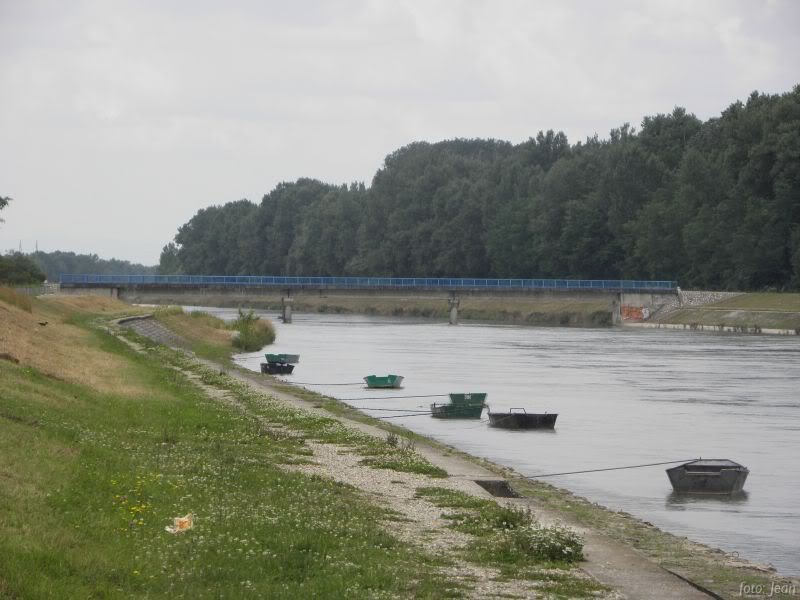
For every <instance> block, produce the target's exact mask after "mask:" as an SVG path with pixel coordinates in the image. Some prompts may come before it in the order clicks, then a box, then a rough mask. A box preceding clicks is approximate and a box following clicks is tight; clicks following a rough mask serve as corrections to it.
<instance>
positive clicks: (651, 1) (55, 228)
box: [0, 0, 800, 264]
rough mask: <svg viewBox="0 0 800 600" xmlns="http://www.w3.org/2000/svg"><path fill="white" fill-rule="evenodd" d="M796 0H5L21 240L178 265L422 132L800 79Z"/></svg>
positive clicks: (3, 49)
mask: <svg viewBox="0 0 800 600" xmlns="http://www.w3.org/2000/svg"><path fill="white" fill-rule="evenodd" d="M798 56H800V2H798V1H796V0H703V1H697V0H630V1H624V0H616V1H615V0H607V1H603V2H598V1H592V0H583V1H569V0H567V1H565V0H552V1H551V0H538V1H536V0H491V1H484V0H439V1H436V2H432V1H430V0H396V1H389V0H337V1H332V0H331V1H323V0H308V1H304V0H298V1H294V2H291V1H287V0H280V1H271V0H227V1H225V2H223V1H211V0H186V1H183V2H178V1H169V0H152V1H151V0H135V1H130V2H125V1H117V0H87V1H83V0H74V1H70V2H64V1H63V0H52V1H38V0H0V196H10V197H12V198H13V202H12V203H11V204H9V206H8V207H7V208H6V209H5V210H3V211H2V212H1V213H0V217H2V218H3V219H4V220H5V223H3V224H0V252H4V251H7V250H18V249H19V248H20V246H21V247H22V249H23V251H25V252H31V251H33V250H34V249H35V248H36V247H37V245H38V248H39V249H40V250H44V251H52V250H64V251H73V252H77V253H94V254H98V255H99V256H100V257H102V258H112V257H113V258H120V259H125V260H130V261H133V262H141V263H144V264H156V263H157V262H158V257H159V254H160V252H161V248H162V247H163V246H164V245H165V244H166V243H168V242H169V241H171V240H172V238H173V236H174V235H175V233H176V232H177V229H178V227H180V225H182V224H183V223H185V222H186V221H188V220H189V219H190V218H191V217H192V216H193V215H194V214H195V213H196V212H197V211H198V210H200V209H201V208H204V207H207V206H210V205H213V204H224V203H226V202H229V201H233V200H239V199H241V198H247V199H249V200H252V201H254V202H259V201H260V200H261V198H262V197H263V196H264V195H265V194H266V193H268V192H269V191H270V190H272V189H273V188H274V187H275V185H277V184H278V183H280V182H282V181H293V180H295V179H297V178H299V177H312V178H316V179H320V180H322V181H325V182H328V183H336V184H340V183H350V182H353V181H363V182H365V183H366V184H367V185H369V184H370V182H371V180H372V177H373V175H374V174H375V172H376V171H377V170H378V169H379V168H380V167H381V165H382V163H383V159H384V157H385V156H386V155H388V154H389V153H391V152H393V151H394V150H396V149H398V148H400V147H402V146H405V145H407V144H409V143H411V142H414V141H420V140H425V141H430V142H436V141H440V140H444V139H453V138H495V139H503V140H509V141H511V142H514V143H519V142H522V141H525V140H527V139H528V138H529V137H532V136H535V135H536V133H537V132H538V131H540V130H548V129H553V130H556V131H559V130H561V131H564V132H565V133H566V134H567V136H568V138H569V140H570V142H572V143H575V142H578V141H581V140H584V139H585V138H586V137H588V136H592V135H594V134H598V135H599V136H600V137H607V135H608V132H609V131H610V130H611V129H612V128H615V127H619V126H620V125H622V124H623V123H631V124H632V125H634V126H638V125H639V124H640V123H641V121H642V119H643V117H645V116H647V115H655V114H658V113H668V112H670V111H672V109H673V108H674V107H675V106H683V107H685V108H686V109H687V110H688V111H689V112H691V113H694V114H695V115H697V116H698V117H699V118H701V119H703V120H706V119H708V118H711V117H714V116H717V115H719V113H720V112H721V111H722V110H724V109H725V108H726V107H727V106H729V105H730V104H732V103H733V102H734V101H736V100H746V99H747V97H748V96H749V95H750V93H751V92H753V91H754V90H758V91H760V92H764V93H771V94H775V93H784V92H788V91H790V90H791V89H792V88H793V87H794V86H795V85H797V84H798V83H800V61H798V58H797V57H798Z"/></svg>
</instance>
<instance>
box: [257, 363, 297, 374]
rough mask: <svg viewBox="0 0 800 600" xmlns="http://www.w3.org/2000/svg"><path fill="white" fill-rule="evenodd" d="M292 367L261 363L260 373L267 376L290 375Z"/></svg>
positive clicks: (284, 364)
mask: <svg viewBox="0 0 800 600" xmlns="http://www.w3.org/2000/svg"><path fill="white" fill-rule="evenodd" d="M292 371H294V365H290V364H289V363H280V362H265V363H261V372H262V373H266V374H269V375H291V374H292Z"/></svg>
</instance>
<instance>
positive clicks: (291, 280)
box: [60, 274, 678, 323]
mask: <svg viewBox="0 0 800 600" xmlns="http://www.w3.org/2000/svg"><path fill="white" fill-rule="evenodd" d="M60 286H61V289H62V291H63V292H64V293H82V292H84V293H86V292H88V293H100V294H104V295H105V294H107V295H110V296H113V297H120V298H122V299H126V300H130V301H134V302H137V301H138V302H148V301H152V302H154V303H158V302H159V301H165V300H164V299H165V298H166V299H167V300H166V301H172V302H181V300H183V303H186V304H188V303H193V302H195V303H198V304H203V302H197V299H198V298H200V299H201V300H204V301H208V300H210V298H209V296H216V297H219V296H227V297H229V298H238V299H241V300H243V302H240V303H242V304H247V301H248V300H250V301H252V300H254V299H256V298H259V297H262V298H267V297H273V298H274V297H275V295H276V294H280V298H281V300H280V302H281V308H282V317H283V319H284V321H285V322H291V311H292V303H293V301H294V299H295V298H297V297H298V296H302V295H317V296H322V295H326V296H327V295H336V294H344V293H347V294H358V295H366V296H378V295H379V296H395V297H396V296H400V295H404V296H407V295H409V294H415V295H421V296H427V297H443V298H446V299H447V301H448V303H449V307H450V322H451V323H455V322H456V321H457V319H458V307H459V303H460V299H461V297H463V296H474V295H483V296H507V295H535V294H564V293H568V294H573V295H574V294H592V295H595V296H596V295H598V294H600V295H607V296H608V295H611V296H613V297H614V298H615V299H616V302H617V309H618V306H619V305H621V304H622V299H623V294H625V295H631V294H633V295H639V296H642V295H644V296H647V295H650V296H651V300H652V296H653V295H659V296H661V295H676V294H677V291H678V285H677V282H675V281H648V280H627V279H493V278H450V277H304V276H278V275H91V274H61V276H60ZM177 298H180V299H181V300H177Z"/></svg>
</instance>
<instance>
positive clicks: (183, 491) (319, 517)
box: [0, 298, 792, 598]
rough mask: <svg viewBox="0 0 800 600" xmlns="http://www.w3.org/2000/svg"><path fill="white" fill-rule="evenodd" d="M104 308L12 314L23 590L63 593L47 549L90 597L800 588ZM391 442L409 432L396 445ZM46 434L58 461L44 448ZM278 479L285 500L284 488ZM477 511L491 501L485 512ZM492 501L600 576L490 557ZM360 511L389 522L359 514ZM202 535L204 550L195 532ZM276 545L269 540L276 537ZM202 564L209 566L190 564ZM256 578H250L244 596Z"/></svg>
mask: <svg viewBox="0 0 800 600" xmlns="http://www.w3.org/2000/svg"><path fill="white" fill-rule="evenodd" d="M98 301H99V300H97V299H96V300H93V301H90V300H81V299H77V298H76V299H72V300H69V301H67V300H65V299H59V300H52V301H36V302H35V303H34V304H35V305H34V307H33V310H32V312H31V313H26V314H21V312H25V311H21V312H17V310H19V309H15V308H14V307H3V308H4V311H0V323H2V326H3V327H2V328H1V329H0V333H1V334H2V336H1V337H2V347H0V353H3V352H4V353H5V354H8V355H9V356H10V357H11V358H13V359H15V360H16V361H18V362H14V361H13V360H10V359H8V358H6V359H5V360H4V361H0V369H2V370H3V377H2V378H0V391H2V394H1V395H0V397H2V398H3V399H4V406H3V418H2V419H0V428H3V429H4V430H3V432H2V433H3V435H1V436H0V439H3V440H7V442H8V443H7V444H4V448H3V452H4V456H9V457H11V459H12V460H11V461H10V463H9V464H10V465H11V467H12V468H9V469H8V470H6V471H4V472H3V475H4V477H0V490H2V494H3V495H2V498H3V500H4V502H8V506H9V507H10V508H11V509H12V510H11V512H9V513H7V514H10V515H13V519H11V521H9V520H2V521H0V526H1V527H3V530H4V531H3V533H4V534H5V535H4V536H3V541H2V542H0V544H3V546H2V549H3V552H0V557H2V558H0V561H3V562H0V590H2V591H3V593H4V594H7V595H11V596H12V597H13V595H14V594H15V593H16V594H17V595H21V596H22V597H48V593H47V589H48V588H47V587H46V586H45V585H44V584H43V586H41V587H35V586H37V581H38V579H36V577H37V576H38V575H39V573H38V572H37V569H36V568H35V567H34V565H35V564H37V563H36V561H38V560H41V559H42V558H41V557H42V556H46V557H48V558H47V561H48V562H49V563H53V564H54V565H64V564H66V565H67V566H68V568H67V569H66V570H64V569H61V570H59V569H55V570H53V569H45V581H46V582H49V584H51V585H57V586H60V587H58V588H57V589H58V590H60V591H64V592H73V593H75V592H76V591H77V593H78V595H82V594H83V595H85V592H86V591H87V590H89V589H90V588H91V586H92V585H98V586H102V587H103V589H107V590H108V595H111V596H114V595H125V594H123V593H122V592H123V591H124V592H126V593H127V594H130V593H131V590H136V591H137V593H139V594H144V593H147V594H149V595H154V596H159V595H166V594H168V593H169V594H170V595H178V596H180V595H181V594H185V595H198V594H199V595H201V596H202V595H203V593H211V592H209V590H211V591H212V592H213V591H216V592H220V591H228V592H229V593H233V594H237V592H238V595H247V594H248V593H251V594H253V595H256V591H258V592H260V593H261V594H262V595H263V594H264V593H270V594H272V595H274V596H275V597H292V594H294V595H295V596H296V595H298V594H309V593H315V591H316V593H321V594H327V595H329V596H330V595H334V596H336V595H345V592H346V590H348V589H351V587H352V586H355V587H352V590H360V591H361V592H362V593H364V592H365V591H366V593H367V594H368V595H373V596H375V595H382V594H383V595H387V596H396V595H400V596H403V595H407V596H412V595H413V596H421V597H425V596H428V597H444V596H455V597H460V596H475V597H497V596H499V595H501V594H506V595H509V594H510V595H516V596H522V597H530V596H532V595H550V596H559V597H582V596H593V597H594V596H596V595H599V596H600V597H603V596H605V597H618V596H617V593H618V592H623V593H627V595H628V597H644V598H647V597H653V590H657V593H656V595H657V596H658V597H676V598H678V597H679V598H688V597H691V595H690V594H692V593H694V592H693V591H692V588H690V587H689V586H688V585H687V584H685V583H684V582H681V580H679V579H676V578H674V577H673V576H671V575H668V574H666V573H665V572H664V571H662V570H661V568H660V567H658V566H657V565H658V564H664V565H672V566H673V567H676V566H677V568H678V569H688V570H686V571H681V572H685V573H688V574H689V575H690V576H691V577H694V578H696V580H697V581H699V582H701V585H706V586H707V587H708V586H711V589H714V590H715V591H716V590H721V592H720V591H717V593H718V594H720V595H724V596H727V597H737V596H738V595H737V594H736V593H735V592H738V591H740V588H739V587H737V586H738V585H739V584H740V583H742V582H744V583H747V584H748V585H749V584H753V585H756V584H758V585H766V586H767V587H766V588H765V589H767V590H768V589H770V586H769V584H770V583H771V582H773V581H775V582H781V583H786V581H787V580H784V579H780V578H776V577H775V576H774V575H772V574H770V573H768V572H764V571H759V570H757V569H753V567H752V566H750V565H748V564H747V563H745V562H744V561H735V560H733V559H732V557H725V556H722V555H720V554H718V553H715V552H714V551H711V550H708V549H706V550H707V552H705V551H701V550H702V547H699V546H695V545H691V544H689V543H688V542H686V541H685V540H677V538H673V537H672V536H667V535H666V534H663V533H662V532H658V530H654V528H651V527H648V526H647V525H646V524H643V523H641V522H638V521H636V520H635V519H630V518H629V517H626V516H625V515H619V514H617V513H612V512H610V511H605V510H604V509H601V508H600V507H595V506H593V505H591V504H590V503H588V502H585V501H582V500H580V499H577V498H574V497H573V496H571V495H569V494H567V493H566V492H562V491H561V490H558V489H557V488H551V487H550V486H544V485H542V484H535V485H534V484H525V483H524V482H523V481H522V480H519V478H518V476H516V475H515V474H514V473H512V472H510V471H507V470H503V469H500V468H498V467H496V466H494V465H491V464H489V463H483V464H481V462H480V461H475V460H473V459H470V458H469V457H466V456H462V455H459V454H458V453H457V452H455V451H453V450H452V449H448V448H446V447H443V446H441V445H439V444H435V443H433V442H430V441H428V440H424V439H423V438H421V437H419V436H413V435H409V434H408V432H406V431H405V430H403V429H401V428H396V427H390V426H385V425H381V426H380V427H378V426H377V424H376V422H375V421H374V420H371V419H369V418H367V417H365V416H364V415H362V414H361V413H357V412H355V411H350V410H349V409H347V408H346V407H344V406H343V405H341V404H339V403H337V402H335V401H334V400H332V399H328V398H324V397H320V396H316V395H314V394H312V393H310V392H306V391H303V390H298V389H296V388H285V387H282V386H278V385H277V384H276V383H275V382H274V381H273V380H272V379H271V378H269V377H263V376H260V375H256V374H253V373H250V372H243V371H239V370H237V369H232V368H230V367H229V366H228V365H227V363H226V364H223V363H219V362H205V363H202V362H200V361H199V360H198V359H196V358H195V359H192V358H191V357H187V355H184V354H183V353H180V352H175V351H172V350H168V349H166V348H164V347H163V346H159V345H156V344H153V343H152V342H147V341H146V340H143V339H141V338H139V337H135V336H134V337H130V335H128V336H126V335H125V334H124V333H122V332H119V331H116V330H114V328H111V331H110V332H107V331H104V330H103V329H100V327H107V325H106V323H107V321H108V319H110V318H112V317H113V318H117V317H121V316H124V315H127V314H130V313H131V312H141V311H137V310H136V309H133V308H131V307H126V306H124V305H121V304H119V303H115V302H112V301H110V300H108V301H103V302H102V303H101V304H93V302H98ZM70 303H74V304H70ZM41 322H46V323H47V324H46V325H40V324H39V323H41ZM172 335H173V336H174V337H172V338H170V339H171V340H172V342H173V343H176V344H177V345H182V346H184V347H186V348H188V349H196V348H197V347H198V344H201V343H211V342H209V341H202V340H187V339H186V338H184V337H183V336H180V335H179V334H176V333H175V332H174V331H173V332H172ZM121 339H122V340H127V342H130V343H131V344H133V347H132V346H130V345H129V344H128V343H127V342H126V343H123V342H121V341H120V340H121ZM23 350H24V351H23ZM212 355H213V353H212ZM222 370H224V371H225V374H221V373H220V371H222ZM90 377H93V378H91V379H90ZM73 396H74V397H73ZM32 399H35V401H32ZM297 411H299V412H297ZM337 423H338V425H337ZM389 433H393V434H394V435H395V436H396V437H395V438H387V436H388V434H389ZM362 436H368V437H362ZM389 439H393V440H394V441H393V442H392V443H389ZM41 443H44V447H46V448H47V450H46V451H44V452H42V451H38V452H32V450H33V449H35V448H37V447H39V446H38V445H37V444H41ZM51 444H52V445H53V448H54V450H53V451H52V452H51V451H50V445H51ZM376 466H378V467H382V468H378V469H376V468H374V467H376ZM386 467H388V468H386ZM159 474H160V475H161V476H160V477H158V475H159ZM287 474H288V475H291V477H288V475H287ZM45 475H47V477H44V476H45ZM267 475H269V476H270V477H272V476H276V477H277V476H280V478H279V479H280V481H272V480H270V481H268V480H266V479H265V477H266V476H267ZM443 475H446V476H443ZM284 477H285V478H284ZM485 478H503V479H509V480H511V481H512V483H513V485H515V486H516V487H517V488H518V489H519V490H520V491H522V492H524V493H525V497H524V498H522V499H516V500H514V499H509V500H498V501H494V500H493V499H492V498H491V497H490V496H488V495H487V494H486V493H485V492H484V491H482V488H479V487H478V486H477V485H476V484H475V483H474V480H475V479H485ZM8 482H13V487H12V483H8ZM337 482H338V483H337ZM344 484H346V485H344ZM265 485H266V486H272V487H264V486H265ZM275 485H278V487H280V488H281V490H282V491H281V493H280V497H279V498H276V497H273V496H274V494H267V495H266V497H265V494H264V490H265V489H272V488H273V487H274V486H275ZM527 485H530V486H531V489H530V490H528V488H527V487H526V486H527ZM117 486H121V488H119V489H118V488H117ZM309 486H310V487H309ZM123 488H124V492H123V493H119V492H120V491H122V490H123ZM427 488H442V489H444V490H445V492H446V493H445V492H441V491H439V492H434V493H431V492H426V491H423V490H425V489H427ZM47 494H50V496H48V495H47ZM461 494H466V496H462V495H461ZM316 495H318V496H319V498H320V502H316V501H315V498H316ZM133 496H135V498H136V502H135V503H132V500H133ZM123 497H124V499H125V501H124V503H123V502H122V498H123ZM433 497H437V498H438V499H437V501H436V502H432V501H430V500H429V499H430V498H433ZM8 498H10V499H11V500H8ZM223 498H224V499H225V502H224V503H222V499H223ZM426 498H428V499H426ZM473 499H476V500H473ZM284 500H286V502H284ZM477 501H488V502H491V504H488V505H483V504H477V506H478V508H468V507H475V506H476V504H475V502H477ZM331 503H333V505H332V506H331ZM306 504H308V506H306ZM437 504H441V506H437ZM464 505H467V506H464ZM487 506H489V507H492V506H499V507H501V508H522V507H526V508H530V509H532V510H533V514H534V515H535V517H536V518H537V520H538V522H539V523H542V524H545V525H547V524H550V523H553V522H565V523H567V524H570V525H572V526H573V527H575V528H577V529H579V531H581V532H582V533H583V534H584V536H586V539H587V543H586V547H585V554H586V556H587V559H588V560H587V561H586V563H583V566H582V567H581V569H575V568H572V567H569V566H568V565H563V564H561V565H559V564H548V563H545V564H542V563H526V562H525V561H522V560H521V558H520V557H519V556H516V557H514V556H513V555H512V556H511V558H514V561H510V562H506V563H498V562H497V555H498V554H502V553H498V552H486V551H487V550H489V549H492V548H495V549H498V547H497V546H495V544H497V543H501V542H502V540H497V539H495V537H494V533H493V532H492V531H489V533H490V534H491V535H476V534H475V533H474V530H475V527H473V528H472V532H470V531H469V530H470V527H469V524H470V522H471V521H470V520H469V519H466V521H467V526H465V525H464V523H463V522H462V523H460V525H459V526H460V528H454V527H449V526H448V525H450V524H452V523H453V522H454V518H453V515H454V514H459V513H464V512H469V511H473V512H472V513H471V514H473V515H474V514H475V511H477V512H478V513H479V514H481V511H483V510H484V509H485V510H487V511H488V513H489V514H493V513H492V511H495V510H497V509H495V508H486V507H487ZM87 508H88V510H86V509H87ZM190 509H191V510H192V511H193V512H194V513H195V514H196V515H197V516H198V518H197V524H198V526H197V530H196V531H194V532H193V534H195V533H196V534H197V536H195V537H192V538H190V537H178V538H171V536H169V535H168V534H166V533H164V532H163V526H164V523H165V522H169V521H170V520H171V519H170V518H171V517H172V516H179V515H181V514H183V511H188V510H190ZM342 511H347V512H346V513H344V512H342ZM352 511H356V512H358V511H364V514H365V515H367V516H368V517H369V518H368V519H366V522H365V520H358V519H355V517H354V516H353V515H351V514H350V513H351V512H352ZM594 511H596V512H594ZM317 512H319V514H317ZM132 513H135V515H134V516H136V517H137V518H136V519H133V518H132ZM513 514H516V513H513ZM343 515H347V521H348V522H347V523H346V525H347V526H346V527H343V528H337V525H336V524H335V523H334V522H332V521H331V519H342V518H343ZM39 519H41V520H42V523H39V521H38V520H39ZM306 519H307V520H308V523H306V521H305V520H306ZM354 519H355V520H354ZM139 521H142V523H141V524H139ZM370 523H371V525H370ZM473 524H474V522H473ZM479 524H481V522H480V520H479ZM309 525H313V527H310V526H309ZM284 526H287V527H284ZM464 529H466V530H467V531H464ZM477 529H478V530H480V531H483V530H484V528H483V525H482V524H481V526H480V527H478V528H477ZM320 531H322V532H323V534H324V535H322V536H320ZM388 532H391V534H389V533H388ZM615 532H616V533H615ZM484 533H485V531H484ZM328 534H330V535H328ZM377 535H380V536H382V537H380V539H378V538H376V537H374V536H377ZM614 535H618V537H614ZM200 536H202V539H203V541H202V542H198V540H197V539H195V538H197V537H200ZM276 536H277V538H279V539H278V540H276V541H274V542H271V543H273V545H272V546H269V547H266V548H265V547H264V543H265V540H267V539H270V540H271V539H273V538H275V537H276ZM662 536H666V537H662ZM320 537H321V540H318V538H320ZM231 538H234V539H231ZM171 540H172V541H171ZM634 540H640V541H639V542H634ZM243 541H246V543H243ZM323 541H324V543H323ZM342 541H346V542H347V544H348V545H350V546H355V547H356V548H355V549H353V552H355V554H351V555H346V554H343V553H345V552H346V550H347V549H346V548H343V547H342ZM506 541H507V540H506ZM637 543H639V544H640V545H639V546H637V545H636V544H637ZM320 544H322V545H320ZM370 544H372V545H370ZM322 546H324V548H323V547H322ZM256 547H257V548H258V550H259V551H260V552H261V554H260V556H267V557H268V558H267V559H264V561H265V565H261V566H259V564H258V563H257V561H256V558H259V556H255V558H254V555H257V554H258V552H256V550H255V548H256ZM70 548H72V549H73V550H69V549H70ZM75 548H80V549H81V551H82V552H88V554H89V555H90V556H98V557H102V558H101V559H98V560H100V564H101V567H102V568H100V569H99V575H92V577H95V578H96V579H92V578H91V577H90V576H89V573H90V571H89V568H90V566H91V560H89V559H87V560H85V561H83V560H81V559H80V557H74V556H70V554H74V549H75ZM140 548H141V550H140ZM369 548H376V550H375V554H376V556H372V554H373V553H372V552H371V551H368V549H369ZM470 548H471V550H469V549H470ZM506 548H508V547H507V546H506ZM634 548H636V549H634ZM31 549H32V550H31ZM356 549H357V550H358V551H357V552H356ZM250 550H253V552H252V553H251V552H249V551H250ZM264 551H266V552H268V554H267V555H264V554H263V552H264ZM323 551H324V552H325V554H324V556H322V558H321V557H320V554H321V553H322V552H323ZM640 552H649V553H650V554H651V558H649V559H645V558H643V557H642V556H640V555H639V553H640ZM242 553H244V554H242ZM229 555H230V556H231V558H230V560H229V559H228V558H226V557H228V556H229ZM327 556H330V560H328V559H327V558H325V557H327ZM237 557H239V560H238V562H237V561H235V559H236V558H237ZM658 557H660V558H658ZM517 559H519V561H521V562H519V561H518V560H517ZM259 560H260V559H259ZM183 561H190V564H191V565H192V567H191V569H185V570H182V569H181V566H180V565H181V563H182V562H183ZM234 563H235V564H234ZM347 563H351V566H350V567H348V566H347ZM614 564H623V565H625V566H624V567H622V568H619V567H618V568H613V565H614ZM609 565H611V567H609ZM631 565H633V566H631ZM553 567H555V568H553ZM226 569H227V570H226ZM284 569H287V570H286V571H285V572H284ZM673 570H675V569H674V568H673ZM311 571H313V572H311ZM276 573H280V575H279V576H278V575H276ZM9 574H10V575H9ZM344 575H346V576H347V582H342V581H341V578H342V577H343V576H344ZM589 575H591V576H589ZM180 577H183V578H184V579H183V580H180ZM337 577H338V578H339V579H337ZM664 577H666V579H663V578H664ZM237 578H241V579H239V580H237ZM20 580H22V583H20ZM241 581H249V582H250V585H249V586H246V587H241V586H242V585H244V584H242V583H241ZM92 582H94V583H92ZM659 582H660V583H659ZM667 582H669V583H667ZM702 582H705V584H703V583H702ZM709 582H710V583H709ZM345 583H346V584H347V586H348V587H337V586H344V585H345ZM20 585H24V586H28V587H23V588H21V587H19V586H20ZM12 586H13V587H12ZM130 586H134V587H130ZM203 586H206V587H203ZM208 586H212V587H208ZM250 586H252V589H251V587H250ZM284 586H286V587H284ZM358 586H366V587H358ZM409 586H411V587H409ZM636 586H638V587H636ZM665 586H666V587H665ZM20 589H23V590H24V591H26V592H28V593H20V592H19V591H18V590H20ZM265 590H266V592H265ZM636 590H639V591H638V592H637V591H636ZM642 590H649V591H650V593H643V592H642ZM670 590H672V592H670ZM349 593H350V594H351V595H358V594H359V592H358V591H350V592H349ZM670 594H672V595H671V596H670ZM49 595H55V594H52V593H51V594H49ZM67 595H70V594H67ZM786 597H792V596H786Z"/></svg>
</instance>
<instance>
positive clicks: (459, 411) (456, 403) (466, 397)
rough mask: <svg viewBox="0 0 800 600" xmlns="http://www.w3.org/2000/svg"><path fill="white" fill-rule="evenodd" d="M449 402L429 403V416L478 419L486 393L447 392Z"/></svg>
mask: <svg viewBox="0 0 800 600" xmlns="http://www.w3.org/2000/svg"><path fill="white" fill-rule="evenodd" d="M449 396H450V403H449V404H439V403H437V402H434V403H433V404H431V416H432V417H435V418H437V419H480V418H481V413H482V412H483V408H484V406H485V405H486V404H485V403H486V394H449Z"/></svg>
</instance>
